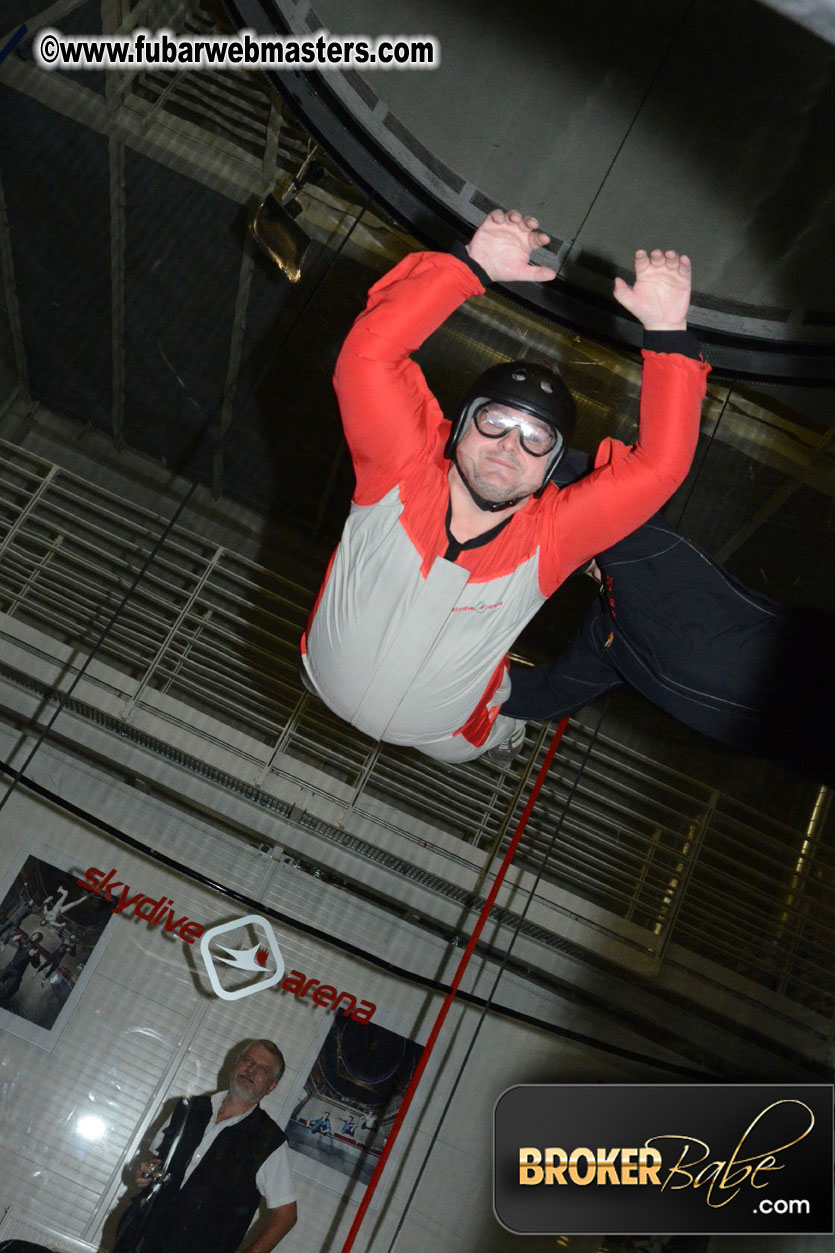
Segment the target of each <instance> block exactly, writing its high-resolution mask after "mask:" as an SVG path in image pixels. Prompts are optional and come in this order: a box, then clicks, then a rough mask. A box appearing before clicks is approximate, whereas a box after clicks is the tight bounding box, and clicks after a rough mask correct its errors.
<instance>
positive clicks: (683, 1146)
mask: <svg viewBox="0 0 835 1253" xmlns="http://www.w3.org/2000/svg"><path fill="white" fill-rule="evenodd" d="M832 1106H833V1088H832V1085H831V1084H802V1085H801V1084H723V1085H719V1084H658V1085H647V1084H630V1085H626V1084H602V1083H601V1084H548V1085H545V1084H542V1085H536V1084H529V1085H520V1086H519V1087H515V1088H510V1089H508V1091H507V1092H505V1093H503V1094H502V1096H501V1097H499V1100H498V1101H497V1102H496V1107H495V1110H494V1179H493V1197H494V1209H495V1213H496V1217H497V1218H498V1220H499V1222H500V1223H501V1224H502V1225H503V1226H504V1227H506V1228H507V1229H508V1230H509V1231H512V1232H514V1233H516V1234H519V1235H549V1234H554V1233H557V1232H563V1233H566V1234H571V1235H586V1234H593V1233H595V1232H598V1231H604V1230H605V1231H646V1232H657V1231H663V1232H666V1233H668V1234H669V1235H708V1234H714V1233H715V1234H740V1235H741V1234H743V1233H745V1234H749V1235H757V1236H769V1235H778V1234H791V1235H799V1234H804V1235H805V1234H808V1235H812V1234H816V1235H830V1234H832V1231H833V1191H832V1170H833V1111H832Z"/></svg>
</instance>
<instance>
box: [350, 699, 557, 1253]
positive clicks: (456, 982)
mask: <svg viewBox="0 0 835 1253" xmlns="http://www.w3.org/2000/svg"><path fill="white" fill-rule="evenodd" d="M567 726H568V719H567V718H563V720H562V722H561V723H560V724H559V726H558V727H557V729H556V731H555V732H554V738H553V740H552V741H551V744H550V747H549V749H548V752H547V753H546V754H545V760H544V761H543V763H542V765H541V766H540V768H539V774H538V775H537V776H536V782H535V783H534V785H533V787H532V788H531V791H530V795H529V797H528V800H527V804H526V805H525V808H524V810H523V811H522V816H521V818H520V819H519V822H518V823H517V826H516V830H515V831H514V833H513V839H512V840H511V841H510V844H509V845H508V847H507V852H506V853H505V855H504V859H503V860H502V864H501V866H500V868H499V872H498V874H497V875H496V881H495V883H494V884H493V887H492V888H491V889H490V895H489V896H488V897H487V900H486V901H485V902H484V907H483V908H482V911H481V913H480V915H479V919H478V922H477V923H476V925H475V929H474V931H473V933H472V935H471V936H470V941H469V944H468V945H467V947H466V949H465V950H464V953H463V955H462V957H461V960H460V962H459V963H458V969H457V970H456V972H455V977H454V978H453V980H452V983H451V984H450V987H449V991H448V992H447V994H446V996H445V998H444V1003H443V1005H442V1006H441V1008H440V1009H439V1011H438V1016H437V1018H436V1019H435V1023H434V1026H433V1027H432V1030H431V1031H430V1033H429V1039H428V1040H427V1041H426V1044H425V1045H424V1047H423V1052H422V1053H421V1055H420V1061H419V1062H418V1064H417V1066H416V1067H415V1073H414V1074H413V1075H412V1080H411V1083H410V1084H409V1086H408V1088H407V1089H406V1094H405V1096H404V1097H403V1100H402V1101H401V1103H400V1109H399V1110H398V1113H397V1117H396V1119H395V1120H394V1125H393V1126H392V1129H391V1131H390V1132H389V1135H388V1139H387V1140H386V1143H385V1146H384V1147H383V1151H382V1153H381V1154H380V1160H379V1161H378V1162H377V1166H376V1168H375V1170H374V1174H373V1175H372V1176H371V1178H370V1180H369V1181H368V1187H367V1188H366V1189H365V1194H364V1196H363V1198H362V1201H361V1202H360V1206H359V1209H358V1210H357V1213H356V1217H355V1218H354V1221H353V1224H352V1225H351V1230H350V1231H349V1232H348V1236H347V1239H346V1240H345V1243H344V1244H343V1246H342V1253H349V1250H350V1249H352V1248H353V1247H354V1241H355V1240H356V1238H357V1233H358V1232H359V1229H360V1227H361V1226H362V1221H363V1219H364V1218H365V1215H366V1212H367V1210H368V1207H369V1205H370V1204H371V1198H372V1197H373V1195H374V1193H375V1191H376V1188H377V1184H378V1183H379V1181H380V1176H381V1175H382V1173H383V1171H384V1170H385V1166H386V1162H387V1161H388V1157H389V1154H390V1153H391V1150H392V1148H393V1147H394V1142H395V1140H396V1139H397V1135H398V1133H399V1131H400V1128H401V1127H402V1125H403V1122H404V1121H405V1118H406V1114H407V1113H408V1111H409V1106H410V1105H411V1103H412V1100H413V1098H414V1095H415V1092H416V1091H417V1089H418V1085H419V1083H420V1081H421V1078H422V1077H423V1072H424V1070H425V1069H426V1066H427V1063H428V1062H429V1058H430V1056H431V1054H432V1050H433V1048H434V1047H435V1042H436V1040H437V1039H438V1036H439V1035H440V1031H441V1027H442V1026H443V1025H444V1020H445V1018H446V1016H447V1014H448V1013H449V1011H450V1009H451V1008H452V1002H453V1001H454V1000H455V994H456V993H457V991H458V988H459V987H460V985H461V980H462V979H463V978H464V972H465V970H466V969H467V966H468V965H469V962H470V958H471V957H472V955H473V953H474V952H475V947H476V945H477V944H478V940H479V936H480V935H481V933H482V931H483V930H484V927H485V924H486V922H487V919H488V918H489V917H490V911H491V910H492V908H493V906H494V904H495V903H496V897H497V896H498V894H499V891H500V889H501V886H502V884H503V882H504V880H505V876H506V874H507V872H508V870H509V869H510V863H511V862H512V861H513V858H514V855H515V853H516V850H517V848H518V847H519V841H520V840H521V838H522V835H523V833H524V830H525V827H526V826H527V825H528V819H529V818H530V816H531V811H532V810H533V807H534V805H535V803H536V798H537V797H538V796H539V793H540V792H541V790H542V785H543V783H544V782H545V776H546V775H547V773H548V770H549V768H550V765H551V762H552V761H553V760H554V754H555V753H556V751H557V749H558V748H559V744H560V740H561V739H562V737H563V732H564V731H565V728H566V727H567Z"/></svg>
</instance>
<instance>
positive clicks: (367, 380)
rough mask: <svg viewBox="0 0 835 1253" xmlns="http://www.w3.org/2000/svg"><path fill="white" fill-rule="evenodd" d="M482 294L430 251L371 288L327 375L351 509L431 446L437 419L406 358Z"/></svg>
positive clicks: (376, 494)
mask: <svg viewBox="0 0 835 1253" xmlns="http://www.w3.org/2000/svg"><path fill="white" fill-rule="evenodd" d="M483 291H484V288H483V287H482V285H481V283H480V282H479V280H478V279H477V278H476V276H475V274H473V272H472V270H470V268H469V267H468V266H466V265H465V264H464V263H463V262H462V261H458V260H457V259H456V258H455V257H452V256H449V255H448V254H447V253H438V252H420V253H413V254H412V255H411V256H408V257H406V258H405V259H404V260H403V261H401V262H400V264H399V265H396V266H395V267H394V269H393V270H391V271H390V272H389V273H388V274H386V275H385V277H384V278H382V279H380V281H379V282H378V283H375V284H374V286H373V287H372V288H371V291H370V292H369V296H368V304H367V306H366V308H365V311H364V312H363V313H361V314H360V316H359V317H358V318H357V320H356V322H355V323H354V325H353V327H352V328H351V330H350V332H349V333H348V337H347V339H346V340H345V343H344V344H343V346H342V351H341V352H340V354H339V359H338V361H337V363H336V373H335V374H334V386H335V387H336V394H337V397H338V398H339V408H340V411H341V413H342V423H343V426H344V428H345V438H346V439H347V441H348V448H349V450H350V453H351V458H352V460H353V463H354V473H355V474H356V477H357V487H356V491H355V493H354V501H355V502H356V503H357V504H359V505H365V504H372V503H373V502H374V501H375V500H379V499H380V497H381V496H384V495H385V494H386V492H388V491H390V489H391V488H392V487H393V486H394V484H395V483H397V482H398V480H399V478H400V476H401V473H402V471H403V469H404V468H405V467H406V466H407V465H408V464H409V463H410V462H411V461H413V460H414V459H415V458H416V457H419V456H420V455H421V453H423V452H424V451H425V450H427V449H428V448H429V447H430V446H431V445H432V444H433V443H434V442H435V441H434V437H435V435H436V433H437V430H438V426H439V424H440V423H441V422H442V421H443V414H442V413H441V410H440V407H439V405H438V402H437V401H436V400H435V397H434V396H433V395H432V393H431V391H430V390H429V388H428V386H427V384H426V379H425V378H424V377H423V372H422V371H421V369H420V366H418V365H417V364H416V363H415V362H414V361H412V360H411V357H410V353H412V352H414V351H415V349H417V348H419V347H420V345H421V344H422V343H423V341H424V340H425V339H427V338H428V336H429V335H431V334H432V332H433V331H434V330H436V329H437V328H438V327H439V326H440V325H441V323H442V322H444V321H445V320H446V318H448V317H449V315H450V314H451V313H452V312H453V311H454V310H455V309H457V308H458V306H459V305H460V304H463V302H464V301H465V300H467V299H468V297H470V296H474V295H476V294H477V293H479V292H483Z"/></svg>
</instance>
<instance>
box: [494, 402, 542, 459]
mask: <svg viewBox="0 0 835 1253" xmlns="http://www.w3.org/2000/svg"><path fill="white" fill-rule="evenodd" d="M473 422H474V423H475V428H476V430H477V431H478V433H479V435H484V436H485V437H486V438H487V439H502V438H503V437H504V436H505V435H507V433H508V431H512V430H513V429H514V428H515V429H516V430H517V431H518V432H519V442H520V443H521V445H522V447H523V448H524V450H525V452H527V453H530V455H531V456H532V457H545V456H547V454H548V453H549V452H553V451H554V449H555V448H556V447H557V445H558V444H561V443H562V436H561V435H560V434H559V432H558V431H556V430H555V429H554V427H553V426H549V424H548V423H547V422H543V421H542V419H541V418H535V417H533V416H532V415H531V414H527V413H518V412H515V413H514V412H513V411H511V410H508V409H505V408H504V407H503V406H502V405H482V406H481V408H480V409H477V410H476V411H475V413H474V415H473Z"/></svg>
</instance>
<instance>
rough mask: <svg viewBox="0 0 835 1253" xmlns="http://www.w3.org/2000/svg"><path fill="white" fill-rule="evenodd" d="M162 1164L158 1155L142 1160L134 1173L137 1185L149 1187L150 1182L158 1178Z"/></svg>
mask: <svg viewBox="0 0 835 1253" xmlns="http://www.w3.org/2000/svg"><path fill="white" fill-rule="evenodd" d="M161 1166H162V1162H161V1161H160V1159H159V1158H158V1157H151V1158H148V1160H147V1161H144V1162H140V1163H139V1165H138V1166H137V1168H136V1170H135V1171H134V1175H133V1177H134V1180H135V1182H136V1185H137V1187H139V1188H147V1187H148V1184H149V1183H151V1182H152V1181H153V1180H154V1179H156V1178H158V1176H159V1171H160V1167H161Z"/></svg>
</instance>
